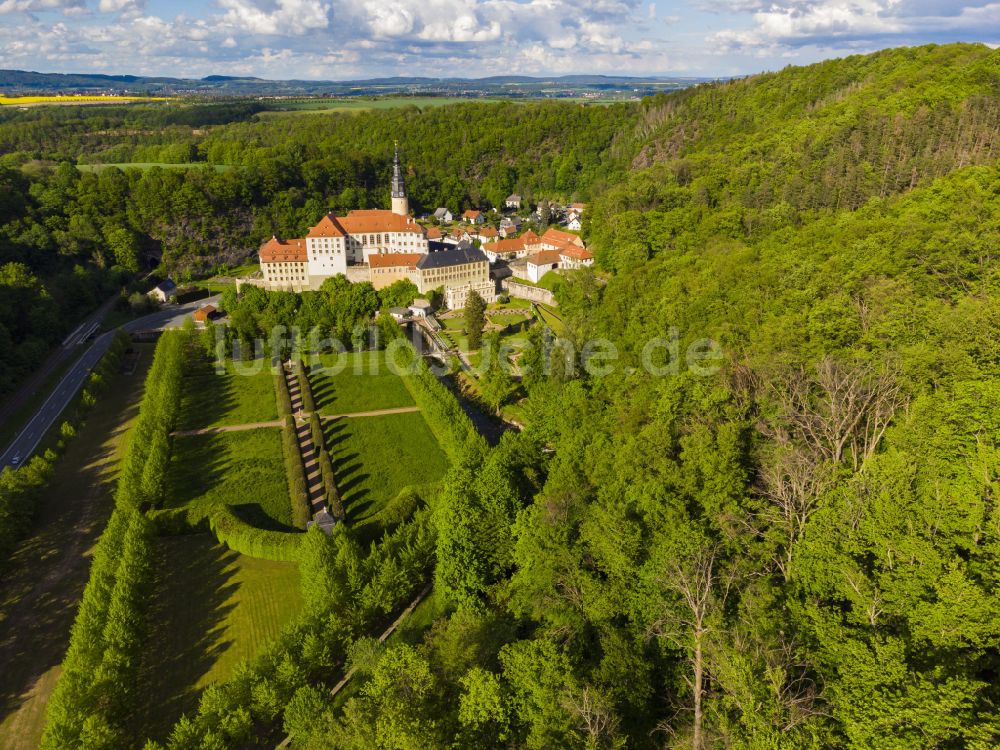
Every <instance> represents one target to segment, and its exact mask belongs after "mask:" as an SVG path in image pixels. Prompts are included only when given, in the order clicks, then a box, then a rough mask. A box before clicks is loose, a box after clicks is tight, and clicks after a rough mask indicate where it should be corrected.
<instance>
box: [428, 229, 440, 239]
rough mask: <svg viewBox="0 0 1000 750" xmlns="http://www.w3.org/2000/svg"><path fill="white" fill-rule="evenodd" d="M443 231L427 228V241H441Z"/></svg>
mask: <svg viewBox="0 0 1000 750" xmlns="http://www.w3.org/2000/svg"><path fill="white" fill-rule="evenodd" d="M441 237H442V234H441V230H440V229H438V228H437V227H427V239H429V240H439V239H441Z"/></svg>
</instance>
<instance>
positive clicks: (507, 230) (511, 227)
mask: <svg viewBox="0 0 1000 750" xmlns="http://www.w3.org/2000/svg"><path fill="white" fill-rule="evenodd" d="M520 231H521V220H520V219H519V218H518V217H517V216H505V217H504V218H502V219H501V220H500V236H501V237H503V238H505V239H506V238H507V237H511V236H513V235H515V234H517V233H518V232H520Z"/></svg>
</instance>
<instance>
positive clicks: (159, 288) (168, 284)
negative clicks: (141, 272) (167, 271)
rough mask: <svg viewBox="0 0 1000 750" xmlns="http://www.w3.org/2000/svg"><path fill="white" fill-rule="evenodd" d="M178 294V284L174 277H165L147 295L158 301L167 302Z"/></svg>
mask: <svg viewBox="0 0 1000 750" xmlns="http://www.w3.org/2000/svg"><path fill="white" fill-rule="evenodd" d="M175 294H177V285H176V284H175V283H174V282H173V280H172V279H164V280H163V281H161V282H160V283H159V284H157V285H156V286H154V287H153V288H152V289H150V290H149V292H148V293H147V296H148V297H149V298H150V299H154V300H156V301H157V302H166V301H167V300H169V299H170V298H171V297H173V296H174V295H175Z"/></svg>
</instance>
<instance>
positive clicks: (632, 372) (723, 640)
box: [294, 46, 1000, 749]
mask: <svg viewBox="0 0 1000 750" xmlns="http://www.w3.org/2000/svg"><path fill="white" fill-rule="evenodd" d="M998 65H1000V53H997V52H994V51H990V50H988V49H985V48H983V47H969V46H951V47H931V48H923V49H915V50H894V51H891V52H883V53H879V54H876V55H873V56H869V57H863V58H851V59H848V60H843V61H835V62H829V63H823V64H821V65H817V66H812V67H808V68H803V69H788V70H785V71H782V72H781V73H779V74H774V75H766V76H759V77H755V78H751V79H748V80H746V81H740V82H733V83H729V84H721V85H718V86H709V87H701V88H699V89H697V90H694V91H688V92H684V93H681V94H676V95H672V96H668V97H666V98H665V99H663V100H662V101H657V102H649V103H647V105H646V108H645V115H644V119H643V121H642V123H641V124H640V125H639V126H638V130H637V131H633V132H629V133H623V134H622V135H621V136H620V138H619V140H618V143H617V148H620V149H623V150H626V151H627V150H629V149H634V154H636V155H637V156H636V158H635V160H634V162H633V164H632V167H633V169H632V172H631V173H630V174H629V175H628V176H627V177H626V178H625V179H624V180H623V181H622V182H621V183H620V184H618V185H615V186H613V187H611V188H610V189H609V190H607V191H606V192H604V193H603V195H601V196H600V197H599V199H598V200H597V201H596V205H595V207H594V208H595V210H594V211H592V212H588V214H589V215H590V219H589V231H590V236H591V238H592V240H593V241H594V243H595V245H596V246H597V248H598V251H599V253H600V255H599V261H600V263H601V265H602V266H603V270H602V271H601V272H599V273H597V274H593V273H591V272H587V271H584V272H578V273H577V274H576V276H575V278H573V279H572V280H571V283H569V284H566V285H564V286H563V287H562V288H561V289H560V292H559V297H560V299H559V301H560V314H561V315H562V316H563V318H564V320H565V321H566V322H567V324H568V329H569V338H570V339H571V341H572V343H573V344H574V345H575V346H576V348H577V351H580V350H582V349H583V346H584V344H585V343H586V342H587V341H592V340H594V339H595V338H603V339H605V340H607V341H608V342H611V343H612V344H613V345H614V347H615V348H616V350H617V351H618V352H619V353H620V355H621V359H620V360H619V361H617V362H615V368H614V371H613V372H612V373H611V374H602V375H600V376H597V375H593V374H588V372H587V370H586V368H584V367H582V366H581V365H582V364H583V363H582V361H581V360H580V359H577V365H578V369H577V371H576V372H567V368H566V367H564V366H559V367H554V368H552V370H551V373H550V375H549V376H548V377H547V378H538V377H532V378H531V379H530V380H529V390H530V398H529V402H528V403H529V406H528V409H527V411H528V414H529V416H530V419H529V426H528V428H527V429H526V430H524V431H523V432H522V433H520V434H519V435H517V436H507V437H505V438H504V441H503V442H502V443H501V445H500V446H499V447H497V448H495V449H493V450H492V451H491V452H489V453H488V454H485V455H481V454H477V452H476V451H475V450H471V451H470V452H469V454H468V456H467V459H466V461H465V462H464V464H463V465H462V466H461V467H459V468H458V469H456V470H455V471H453V472H452V474H451V475H450V476H449V477H448V480H447V482H446V487H445V491H444V492H443V493H442V496H441V497H440V498H439V499H438V501H437V504H436V506H435V507H434V518H435V523H436V526H437V534H438V544H437V568H436V577H435V584H436V587H437V590H438V592H439V594H442V595H443V596H444V597H445V598H446V599H447V600H448V601H449V602H450V603H451V606H452V607H454V610H453V612H452V613H451V614H449V615H446V616H443V617H441V618H440V619H439V620H438V621H437V622H436V623H435V624H434V626H433V627H432V628H431V629H430V630H429V631H428V633H427V635H426V636H425V637H424V639H423V641H422V642H421V643H418V644H415V645H413V644H411V645H406V644H397V645H394V646H391V647H388V648H385V649H381V650H379V651H378V652H377V654H376V655H375V656H372V655H371V654H367V655H366V656H365V658H364V660H360V661H359V662H358V664H359V665H360V667H361V669H362V671H363V677H362V684H361V686H360V687H358V688H357V692H356V694H355V696H354V697H353V698H351V699H349V700H348V701H347V702H346V705H344V706H343V707H326V708H325V709H323V710H324V711H325V713H324V714H323V717H322V718H321V719H319V720H316V721H312V722H309V728H308V730H302V729H299V731H298V733H297V734H296V735H295V736H294V739H295V744H296V746H297V747H298V746H303V747H316V748H319V747H343V748H348V747H448V746H454V745H455V744H457V745H458V746H463V747H528V748H550V747H579V748H620V747H643V748H645V747H648V748H653V747H694V748H707V747H730V748H761V747H768V748H800V747H815V748H820V747H822V748H828V747H844V748H848V747H850V748H879V749H882V748H900V749H902V748H916V747H921V748H923V747H956V748H957V747H967V748H974V747H981V748H986V747H992V746H995V745H996V744H997V743H998V742H1000V721H998V720H997V712H996V707H997V703H998V701H1000V692H998V688H997V684H998V683H997V678H996V675H997V669H998V667H1000V649H998V645H997V644H998V643H1000V624H998V623H1000V599H998V597H997V595H996V590H997V585H998V583H1000V524H998V517H997V509H996V507H995V506H996V504H995V501H994V499H995V497H996V493H997V488H998V479H1000V445H998V435H1000V421H998V417H997V414H998V409H1000V379H998V377H1000V345H998V344H997V342H998V341H1000V303H998V292H1000V272H998V266H997V262H996V248H997V247H998V246H1000V169H998V166H997V154H996V148H997V146H996V144H995V138H996V128H997V118H996V117H995V116H994V115H990V114H989V113H991V112H993V113H995V112H996V111H997V107H998V95H1000V90H998V84H1000V67H998ZM971 165H975V166H971ZM674 331H676V334H675V335H676V336H677V338H678V342H677V345H676V354H674V357H675V361H676V360H678V359H679V362H677V364H678V366H677V368H676V369H675V370H672V369H671V368H670V367H662V369H661V370H660V371H659V372H658V373H657V374H656V375H652V374H650V372H649V370H648V369H647V368H646V367H644V366H643V351H644V349H645V348H646V346H647V344H648V343H649V342H650V341H654V342H656V341H659V342H661V343H660V344H659V348H658V349H657V350H656V351H657V352H658V354H656V355H655V356H653V357H652V359H653V361H652V363H651V364H654V365H658V366H663V365H667V364H669V362H664V360H663V356H664V352H665V351H666V352H669V351H670V349H669V343H668V342H669V341H670V337H671V335H672V334H674ZM705 338H711V339H712V340H714V341H715V342H716V344H717V347H718V351H720V352H721V359H720V360H719V361H718V365H719V368H718V371H717V372H715V373H714V374H711V371H709V373H708V374H707V373H706V371H705V370H704V369H703V368H702V369H698V368H695V367H691V366H690V359H689V357H688V355H687V352H689V351H690V350H689V349H688V346H689V345H690V344H692V343H696V342H697V341H698V340H699V339H705ZM605 346H607V345H605ZM647 354H648V352H647ZM533 356H534V355H532V354H530V353H529V355H527V357H528V359H531V358H532V357H533ZM561 356H562V355H560V357H561ZM647 359H648V357H647ZM602 364H603V363H602ZM543 446H548V447H549V448H550V449H551V453H548V452H545V451H542V450H541V448H542V447H543ZM539 477H541V480H540V481H541V489H540V490H537V491H536V490H534V489H532V486H533V483H535V482H538V481H539ZM305 698H306V696H305V694H303V696H302V700H305ZM311 700H312V701H313V702H312V703H310V704H309V705H310V706H311V707H313V708H315V709H316V710H318V709H319V708H320V707H322V706H323V703H322V701H319V700H318V699H317V698H316V696H312V698H311ZM317 701H318V702H317ZM297 726H301V725H297Z"/></svg>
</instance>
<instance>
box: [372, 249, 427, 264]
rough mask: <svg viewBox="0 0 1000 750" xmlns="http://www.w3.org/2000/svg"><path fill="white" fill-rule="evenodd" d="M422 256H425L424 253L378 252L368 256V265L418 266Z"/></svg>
mask: <svg viewBox="0 0 1000 750" xmlns="http://www.w3.org/2000/svg"><path fill="white" fill-rule="evenodd" d="M422 257H424V256H423V253H378V254H376V255H369V256H368V265H369V266H371V267H372V268H399V267H400V266H406V267H407V268H416V267H417V261H418V260H420V259H421V258H422Z"/></svg>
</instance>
